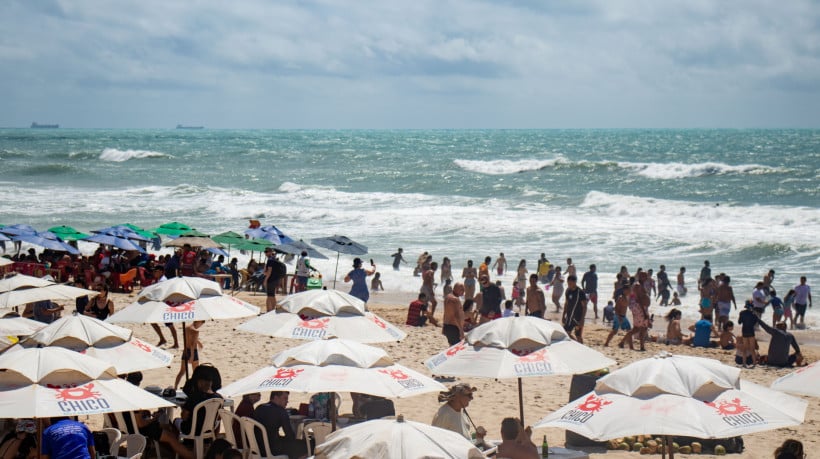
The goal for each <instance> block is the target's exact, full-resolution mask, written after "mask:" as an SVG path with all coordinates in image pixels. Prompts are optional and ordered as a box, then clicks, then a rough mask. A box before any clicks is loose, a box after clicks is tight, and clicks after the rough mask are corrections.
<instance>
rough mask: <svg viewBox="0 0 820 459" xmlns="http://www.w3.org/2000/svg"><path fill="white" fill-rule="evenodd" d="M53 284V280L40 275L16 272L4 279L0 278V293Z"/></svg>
mask: <svg viewBox="0 0 820 459" xmlns="http://www.w3.org/2000/svg"><path fill="white" fill-rule="evenodd" d="M49 285H54V281H50V280H48V279H43V278H40V277H34V276H27V275H25V274H16V275H14V276H9V277H7V278H5V279H0V293H3V292H8V291H11V290H17V289H19V288H31V287H47V286H49Z"/></svg>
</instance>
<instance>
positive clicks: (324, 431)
mask: <svg viewBox="0 0 820 459" xmlns="http://www.w3.org/2000/svg"><path fill="white" fill-rule="evenodd" d="M304 432H305V444H306V445H307V455H308V456H312V455H313V448H311V447H310V439H311V438H312V439H313V441H314V444H316V445H320V444H322V443H324V442H325V437H327V436H328V435H330V434H331V433H332V432H333V426H332V425H331V424H330V423H329V422H310V423H308V424H305V427H304Z"/></svg>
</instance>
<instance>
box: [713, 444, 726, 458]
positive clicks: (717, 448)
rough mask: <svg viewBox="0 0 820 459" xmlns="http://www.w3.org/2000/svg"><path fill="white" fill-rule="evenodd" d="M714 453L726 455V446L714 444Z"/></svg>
mask: <svg viewBox="0 0 820 459" xmlns="http://www.w3.org/2000/svg"><path fill="white" fill-rule="evenodd" d="M715 455H716V456H725V455H726V447H725V446H723V445H717V446H715Z"/></svg>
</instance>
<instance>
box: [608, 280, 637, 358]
mask: <svg viewBox="0 0 820 459" xmlns="http://www.w3.org/2000/svg"><path fill="white" fill-rule="evenodd" d="M623 292H624V290H623V289H619V290H618V291H616V292H615V311H614V312H615V314H614V318H613V319H612V330H611V331H610V332H609V336H607V337H606V342H605V343H604V346H605V347H606V346H609V342H610V341H611V340H612V337H614V336H615V335H616V334H617V333H618V330H623V331H627V332H628V331H629V330H631V329H632V324H630V323H629V319H627V318H626V309H627V307H628V306H629V300H628V299H627V297H626V295H624V293H623Z"/></svg>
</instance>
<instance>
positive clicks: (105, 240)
mask: <svg viewBox="0 0 820 459" xmlns="http://www.w3.org/2000/svg"><path fill="white" fill-rule="evenodd" d="M134 234H136V233H134ZM128 236H129V233H126V232H124V231H121V230H117V229H109V230H107V232H105V233H95V234H92V235H91V236H88V237H84V238H82V239H81V240H83V241H86V242H95V243H97V244H102V245H109V246H112V247H116V248H118V249H123V250H129V251H131V250H135V251H137V252H140V253H145V249H143V248H142V247H140V246H139V245H138V244H137V243H136V242H134V240H132V239H130V238H129V237H128Z"/></svg>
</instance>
